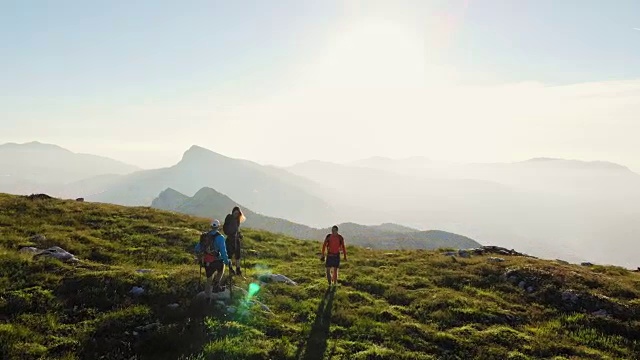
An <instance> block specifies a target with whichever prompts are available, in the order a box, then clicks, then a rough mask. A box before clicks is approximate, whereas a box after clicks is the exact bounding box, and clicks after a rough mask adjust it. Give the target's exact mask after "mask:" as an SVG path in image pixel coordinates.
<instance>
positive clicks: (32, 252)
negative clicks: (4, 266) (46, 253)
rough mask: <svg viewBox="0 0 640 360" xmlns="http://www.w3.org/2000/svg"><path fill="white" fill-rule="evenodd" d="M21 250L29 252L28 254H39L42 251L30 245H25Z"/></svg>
mask: <svg viewBox="0 0 640 360" xmlns="http://www.w3.org/2000/svg"><path fill="white" fill-rule="evenodd" d="M20 252H21V253H27V254H37V253H39V252H40V250H39V249H38V248H34V247H32V246H29V247H23V248H22V249H20Z"/></svg>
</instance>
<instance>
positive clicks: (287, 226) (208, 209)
mask: <svg viewBox="0 0 640 360" xmlns="http://www.w3.org/2000/svg"><path fill="white" fill-rule="evenodd" d="M236 205H238V206H240V207H241V208H242V209H243V212H244V214H245V216H246V217H247V221H246V222H245V223H244V224H243V226H246V227H249V228H253V229H259V230H267V231H269V232H273V233H281V234H284V235H287V236H291V237H294V238H298V239H307V240H322V239H324V237H325V236H326V234H328V233H330V232H331V229H330V228H331V226H327V227H326V228H322V229H317V228H312V227H310V226H306V225H302V224H296V223H294V222H291V221H288V220H284V219H278V218H275V217H270V216H265V215H262V214H258V213H255V212H254V211H252V210H251V209H249V208H246V207H244V206H243V205H241V204H238V203H237V202H235V201H233V200H232V199H230V198H229V197H228V196H226V195H224V194H221V193H219V192H217V191H215V190H214V189H210V188H203V189H201V190H200V191H198V192H197V193H196V194H195V195H194V196H193V197H188V196H186V195H184V194H181V193H180V192H177V191H175V190H173V189H166V190H165V191H163V192H162V193H161V194H160V195H159V196H158V197H157V198H156V199H155V200H154V201H153V203H152V205H151V206H152V207H154V208H158V209H162V210H171V211H175V212H179V213H183V214H189V215H196V216H201V217H207V218H217V219H219V220H220V221H224V219H225V217H226V215H227V214H228V213H229V212H231V209H232V208H233V207H234V206H236ZM338 227H339V228H340V232H341V233H342V234H343V235H345V237H346V241H348V244H352V245H360V246H366V247H371V248H375V249H436V248H442V247H453V248H462V249H467V248H475V247H479V246H480V244H479V243H477V242H476V241H474V240H472V239H469V238H467V237H465V236H461V235H457V234H452V233H447V232H444V231H434V230H432V231H420V230H417V229H412V228H409V227H406V226H402V225H398V224H391V223H385V224H380V225H375V226H365V225H359V224H355V223H341V224H338Z"/></svg>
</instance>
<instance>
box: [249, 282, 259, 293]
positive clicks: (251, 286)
mask: <svg viewBox="0 0 640 360" xmlns="http://www.w3.org/2000/svg"><path fill="white" fill-rule="evenodd" d="M258 291H260V285H258V284H256V283H251V284H249V296H254V295H255V294H257V293H258Z"/></svg>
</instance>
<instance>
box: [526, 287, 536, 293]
mask: <svg viewBox="0 0 640 360" xmlns="http://www.w3.org/2000/svg"><path fill="white" fill-rule="evenodd" d="M534 291H536V288H534V287H533V286H529V287H528V288H527V292H528V293H532V292H534Z"/></svg>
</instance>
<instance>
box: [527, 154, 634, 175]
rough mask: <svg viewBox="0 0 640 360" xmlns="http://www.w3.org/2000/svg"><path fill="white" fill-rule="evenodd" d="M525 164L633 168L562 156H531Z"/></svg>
mask: <svg viewBox="0 0 640 360" xmlns="http://www.w3.org/2000/svg"><path fill="white" fill-rule="evenodd" d="M522 163H523V164H533V163H538V164H540V163H562V164H568V165H572V166H573V167H579V168H584V169H587V168H593V169H605V170H619V171H628V172H631V170H630V169H629V168H628V167H626V166H624V165H620V164H616V163H613V162H610V161H583V160H569V159H561V158H548V157H537V158H531V159H529V160H525V161H522Z"/></svg>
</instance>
